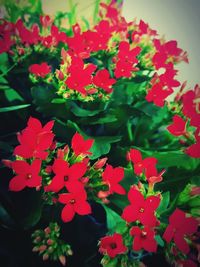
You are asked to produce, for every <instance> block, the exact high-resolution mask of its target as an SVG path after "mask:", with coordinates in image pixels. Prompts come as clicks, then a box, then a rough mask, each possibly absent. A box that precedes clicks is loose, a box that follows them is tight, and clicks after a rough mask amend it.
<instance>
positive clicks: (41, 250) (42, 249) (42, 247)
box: [38, 245, 47, 252]
mask: <svg viewBox="0 0 200 267" xmlns="http://www.w3.org/2000/svg"><path fill="white" fill-rule="evenodd" d="M46 249H47V246H46V245H41V246H40V247H39V248H38V250H39V251H40V252H43V251H45V250H46Z"/></svg>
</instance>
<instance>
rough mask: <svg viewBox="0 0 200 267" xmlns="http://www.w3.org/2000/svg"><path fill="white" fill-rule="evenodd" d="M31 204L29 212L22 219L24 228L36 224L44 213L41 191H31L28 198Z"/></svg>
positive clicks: (28, 202)
mask: <svg viewBox="0 0 200 267" xmlns="http://www.w3.org/2000/svg"><path fill="white" fill-rule="evenodd" d="M33 203H34V205H33ZM28 204H29V207H30V208H29V212H28V214H27V215H26V216H25V217H24V218H23V219H22V220H21V224H22V226H23V228H24V229H29V228H31V227H33V226H35V225H36V224H37V223H38V222H39V220H40V218H41V215H42V208H43V203H42V197H41V193H40V192H35V191H31V192H30V194H29V197H28V199H27V205H28Z"/></svg>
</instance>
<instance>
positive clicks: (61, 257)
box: [59, 255, 66, 266]
mask: <svg viewBox="0 0 200 267" xmlns="http://www.w3.org/2000/svg"><path fill="white" fill-rule="evenodd" d="M59 261H60V263H61V264H62V265H63V266H65V265H66V257H65V256H64V255H60V256H59Z"/></svg>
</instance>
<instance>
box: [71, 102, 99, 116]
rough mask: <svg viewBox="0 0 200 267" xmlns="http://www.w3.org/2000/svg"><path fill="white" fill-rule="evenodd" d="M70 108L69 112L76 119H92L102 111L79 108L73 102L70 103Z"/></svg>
mask: <svg viewBox="0 0 200 267" xmlns="http://www.w3.org/2000/svg"><path fill="white" fill-rule="evenodd" d="M70 106H71V111H72V112H73V114H74V115H76V116H78V117H92V116H94V115H96V114H98V113H99V112H101V111H102V110H87V109H83V108H81V107H79V106H78V105H77V104H75V103H74V102H71V104H70Z"/></svg>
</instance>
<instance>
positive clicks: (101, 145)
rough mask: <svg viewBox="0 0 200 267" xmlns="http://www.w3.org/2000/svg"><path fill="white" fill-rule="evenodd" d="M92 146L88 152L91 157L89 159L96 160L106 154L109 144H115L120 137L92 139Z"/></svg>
mask: <svg viewBox="0 0 200 267" xmlns="http://www.w3.org/2000/svg"><path fill="white" fill-rule="evenodd" d="M94 140H95V141H94V144H93V146H92V148H91V149H90V151H91V152H92V155H91V156H90V158H91V159H97V158H99V157H100V156H102V155H105V154H108V153H109V151H110V148H111V143H115V142H118V141H120V140H121V136H101V137H95V138H94Z"/></svg>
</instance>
